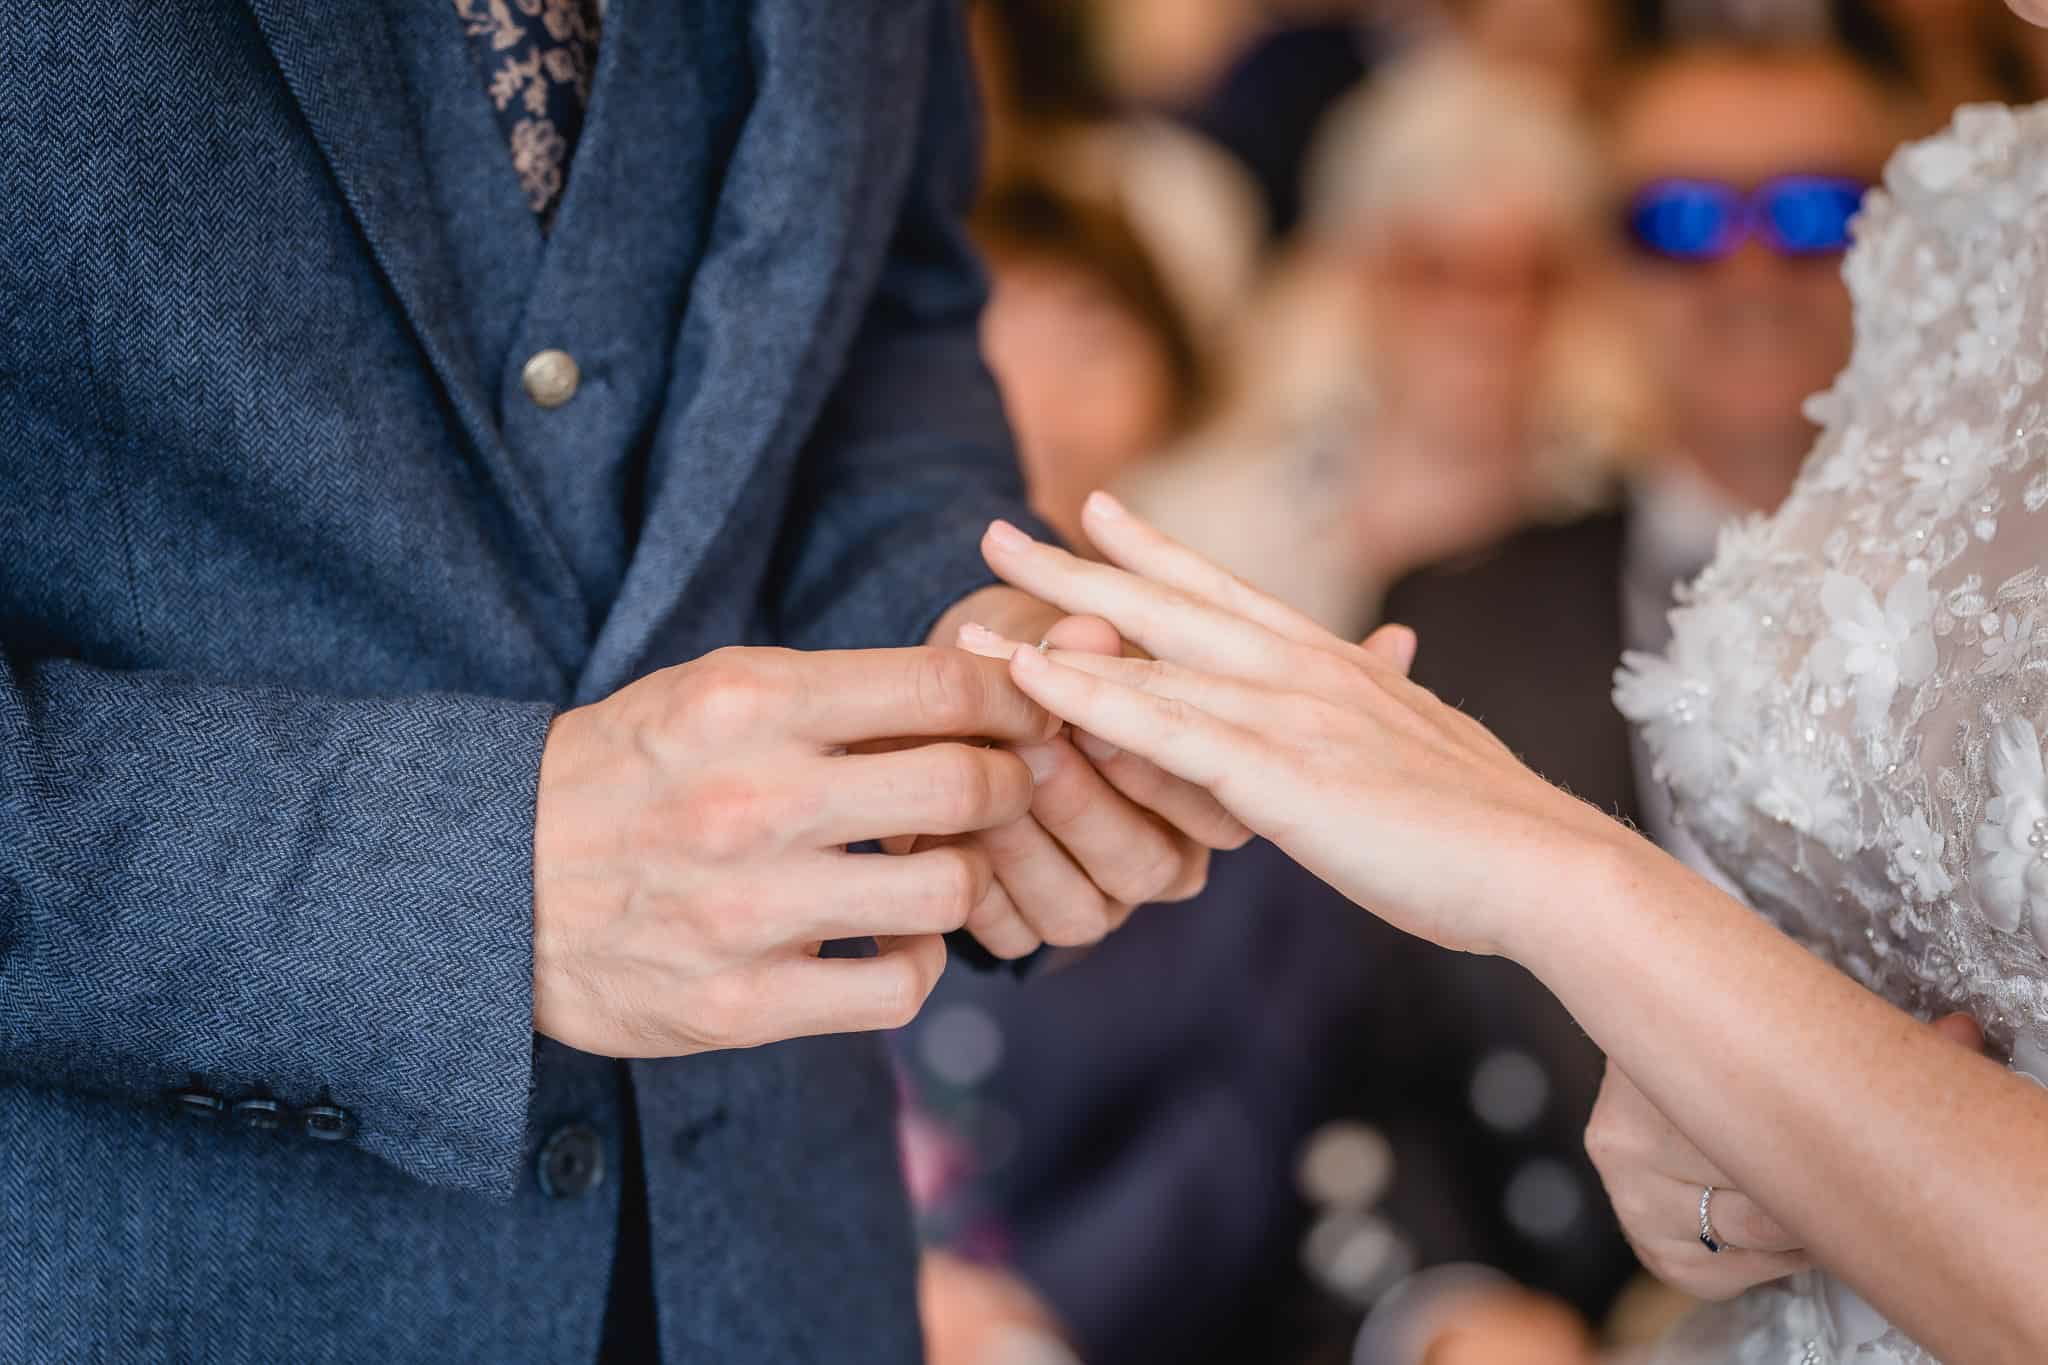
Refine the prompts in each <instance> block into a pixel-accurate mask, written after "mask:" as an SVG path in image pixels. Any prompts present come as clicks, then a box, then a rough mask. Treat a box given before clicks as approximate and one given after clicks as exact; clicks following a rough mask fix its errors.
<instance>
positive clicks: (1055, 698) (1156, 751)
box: [1010, 649, 1257, 792]
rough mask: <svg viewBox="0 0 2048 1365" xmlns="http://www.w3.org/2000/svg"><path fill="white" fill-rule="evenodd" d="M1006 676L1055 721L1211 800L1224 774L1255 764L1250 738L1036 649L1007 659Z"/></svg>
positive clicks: (1184, 705)
mask: <svg viewBox="0 0 2048 1365" xmlns="http://www.w3.org/2000/svg"><path fill="white" fill-rule="evenodd" d="M1076 657H1077V658H1089V657H1094V656H1086V655H1083V656H1076ZM1010 676H1011V678H1012V679H1014V680H1015V681H1016V684H1017V686H1018V688H1019V689H1021V690H1022V691H1023V693H1024V695H1025V696H1027V697H1030V698H1031V699H1032V700H1033V701H1036V702H1038V703H1039V704H1040V705H1041V706H1044V707H1045V708H1046V709H1047V710H1049V711H1051V712H1052V713H1053V714H1054V715H1056V716H1059V717H1060V718H1061V719H1063V720H1065V721H1067V722H1069V723H1070V724H1072V725H1075V726H1078V727H1079V728H1081V729H1083V730H1086V731H1087V732H1088V733H1089V734H1092V735H1098V736H1100V737H1101V738H1103V739H1105V740H1107V741H1109V742H1110V743H1111V744H1114V745H1116V746H1117V747H1118V748H1119V749H1122V750H1124V751H1125V752H1127V753H1133V754H1136V755H1137V756H1138V757H1140V758H1144V759H1149V760H1151V761H1152V762H1153V763H1155V764H1157V765H1158V766H1159V767H1161V768H1164V769H1165V770H1166V771H1167V772H1169V773H1172V774H1173V775H1174V776H1175V777H1178V778H1180V779H1181V780H1182V781H1184V782H1192V783H1194V784H1195V785H1196V786H1198V787H1202V788H1205V789H1207V790H1209V791H1211V792H1213V791H1215V790H1216V787H1217V784H1218V783H1220V782H1221V781H1222V780H1223V776H1224V774H1226V773H1229V772H1232V771H1239V772H1242V771H1244V770H1245V769H1246V768H1248V767H1249V766H1250V765H1252V764H1253V763H1255V762H1256V761H1257V752H1256V741H1255V740H1254V739H1253V737H1252V736H1251V735H1250V734H1248V733H1246V732H1245V731H1243V730H1240V729H1239V728H1237V727H1236V726H1234V725H1230V724H1228V723H1226V722H1224V721H1221V720H1218V719H1217V718H1216V717H1215V716H1212V715H1209V714H1207V713H1206V712H1204V711H1202V710H1201V709H1200V708H1199V707H1196V706H1194V705H1191V704H1190V703H1188V702H1185V701H1181V700H1179V699H1178V698H1174V697H1159V696H1153V695H1152V694H1150V693H1147V692H1141V691H1139V690H1138V689H1137V688H1134V687H1127V686H1125V685H1124V684H1122V683H1119V682H1115V681H1112V680H1111V679H1108V678H1100V677H1096V676H1094V675H1093V674H1090V673H1084V672H1082V671H1081V670H1080V669H1079V668H1076V667H1070V666H1069V665H1067V664H1065V663H1061V662H1057V661H1055V660H1053V659H1050V658H1047V657H1046V656H1045V655H1044V654H1041V653H1040V652H1039V651H1037V650H1035V649H1020V650H1018V651H1017V652H1016V653H1015V654H1014V655H1013V656H1011V659H1010Z"/></svg>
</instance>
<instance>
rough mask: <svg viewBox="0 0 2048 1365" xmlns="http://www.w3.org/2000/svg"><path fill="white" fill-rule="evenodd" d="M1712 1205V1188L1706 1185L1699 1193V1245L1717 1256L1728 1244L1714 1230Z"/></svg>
mask: <svg viewBox="0 0 2048 1365" xmlns="http://www.w3.org/2000/svg"><path fill="white" fill-rule="evenodd" d="M1713 1203H1714V1187H1713V1186H1712V1185H1708V1186H1706V1187H1705V1188H1704V1189H1702V1190H1701V1191H1700V1245H1701V1246H1703V1247H1705V1248H1706V1249H1707V1250H1708V1251H1711V1252H1712V1253H1714V1254H1715V1255H1716V1256H1718V1255H1720V1254H1721V1250H1722V1248H1724V1247H1726V1246H1727V1245H1728V1244H1727V1243H1726V1242H1724V1241H1722V1240H1721V1237H1720V1234H1719V1233H1717V1232H1715V1230H1714V1213H1713Z"/></svg>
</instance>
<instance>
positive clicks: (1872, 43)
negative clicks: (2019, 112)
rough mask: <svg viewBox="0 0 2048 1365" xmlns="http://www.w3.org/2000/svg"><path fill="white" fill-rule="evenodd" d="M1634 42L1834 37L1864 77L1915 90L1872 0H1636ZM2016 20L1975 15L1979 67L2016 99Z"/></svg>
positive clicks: (2023, 90)
mask: <svg viewBox="0 0 2048 1365" xmlns="http://www.w3.org/2000/svg"><path fill="white" fill-rule="evenodd" d="M1635 10H1636V14H1635V24H1634V34H1633V37H1634V44H1633V45H1634V47H1635V48H1636V49H1637V51H1638V52H1639V53H1641V54H1648V53H1655V52H1659V51H1669V50H1672V49H1674V48H1676V49H1683V48H1685V47H1687V46H1689V45H1694V44H1699V43H1718V44H1724V45H1725V44H1739V45H1743V46H1750V47H1761V48H1764V49H1771V48H1777V47H1784V46H1787V45H1790V44H1793V43H1797V42H1800V41H1806V42H1818V43H1823V44H1829V45H1836V44H1838V45H1839V46H1840V47H1841V48H1842V49H1843V50H1844V51H1845V53H1846V55H1848V56H1849V57H1850V58H1851V59H1852V60H1854V61H1855V62H1857V63H1858V64H1859V65H1861V66H1862V67H1863V68H1864V70H1865V71H1867V72H1868V73H1869V74H1870V75H1871V77H1872V78H1873V79H1875V80H1877V81H1879V82H1881V83H1883V84H1884V85H1886V86H1888V87H1889V88H1891V89H1893V90H1895V91H1910V92H1913V93H1922V92H1920V91H1918V89H1917V87H1916V84H1915V81H1914V78H1913V63H1912V61H1911V59H1910V54H1909V53H1908V51H1907V48H1906V42H1907V35H1906V34H1904V33H1902V32H1900V31H1899V28H1898V26H1897V24H1896V23H1895V21H1893V20H1892V19H1889V18H1887V17H1886V16H1885V14H1884V12H1883V9H1882V7H1881V6H1880V5H1878V4H1875V3H1873V0H1807V2H1806V3H1804V4H1798V5H1783V4H1778V3H1775V0H1750V3H1749V4H1747V5H1741V4H1733V3H1730V0H1697V3H1688V0H1637V3H1636V6H1635ZM2022 22H2023V21H2021V20H2018V19H2016V18H2015V17H2014V16H2013V15H2012V14H2011V13H2009V12H2008V11H2007V10H2006V8H2005V7H2004V6H2003V5H2002V4H1995V3H1987V4H1985V5H1984V6H1983V7H1982V10H1981V13H1980V14H1979V17H1978V19H1977V25H1978V29H1979V34H1980V42H1981V43H1982V46H1983V50H1984V60H1985V66H1986V69H1987V70H1988V71H1989V72H1990V73H1991V75H1992V76H1993V78H1994V79H1996V80H1997V81H1998V82H1999V84H2000V85H2001V86H2002V87H2003V94H2004V96H2005V98H2007V99H2009V100H2013V101H2015V102H2019V101H2025V100H2027V99H2031V98H2033V91H2032V88H2031V81H2030V79H2029V76H2028V73H2027V67H2026V63H2025V61H2024V59H2023V58H2022V56H2021V54H2020V53H2019V52H2018V51H2017V50H2016V49H2015V48H2014V46H2013V45H2012V44H2011V43H2010V42H2008V41H2007V38H2008V36H2009V35H2010V34H2011V33H2012V32H2014V31H2015V30H2016V28H2017V27H2018V26H2019V25H2020V24H2021V23H2022Z"/></svg>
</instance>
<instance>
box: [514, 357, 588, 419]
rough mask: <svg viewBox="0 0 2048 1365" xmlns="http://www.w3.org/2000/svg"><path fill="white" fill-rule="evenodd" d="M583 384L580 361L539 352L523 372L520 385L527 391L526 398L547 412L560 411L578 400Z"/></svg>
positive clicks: (521, 372)
mask: <svg viewBox="0 0 2048 1365" xmlns="http://www.w3.org/2000/svg"><path fill="white" fill-rule="evenodd" d="M582 380H583V372H582V371H581V370H580V369H578V368H577V366H576V357H575V356H572V355H570V354H569V353H568V352H567V351H557V350H552V349H550V350H546V351H536V352H535V353H534V355H533V358H532V359H530V360H528V361H527V362H526V366H525V368H524V369H522V370H520V372H519V384H520V387H521V388H523V389H525V390H526V396H527V397H528V398H531V399H532V400H533V401H534V402H536V403H538V404H540V406H542V407H544V408H559V407H560V406H562V404H564V403H566V402H568V401H569V400H570V399H571V398H574V397H575V396H576V386H577V385H578V384H579V383H581V382H582Z"/></svg>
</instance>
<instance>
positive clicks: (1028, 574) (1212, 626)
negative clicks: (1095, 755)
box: [982, 521, 1299, 738]
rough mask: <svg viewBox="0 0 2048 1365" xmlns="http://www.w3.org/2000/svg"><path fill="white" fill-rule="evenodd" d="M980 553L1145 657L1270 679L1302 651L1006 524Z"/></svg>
mask: <svg viewBox="0 0 2048 1365" xmlns="http://www.w3.org/2000/svg"><path fill="white" fill-rule="evenodd" d="M982 555H983V557H984V558H986V559H987V560H988V563H989V567H990V568H992V569H994V570H995V571H996V572H997V573H998V574H1000V575H1001V576H1002V577H1003V579H1004V580H1005V581H1007V582H1009V583H1010V584H1012V585H1013V586H1015V587H1018V588H1021V589H1023V590H1024V591H1025V592H1028V593H1030V594H1031V595H1032V596H1034V597H1037V598H1039V599H1040V600H1042V601H1046V602H1050V603H1052V604H1053V605H1054V606H1056V607H1058V608H1060V609H1061V610H1062V611H1065V612H1068V613H1071V614H1073V615H1076V616H1100V617H1103V618H1105V619H1106V620H1108V621H1109V622H1110V624H1112V625H1114V626H1115V627H1116V628H1117V630H1118V631H1119V632H1120V633H1121V634H1122V635H1123V637H1124V638H1125V639H1126V640H1129V641H1130V642H1131V643H1133V644H1135V645H1137V646H1138V647H1139V648H1140V649H1142V650H1144V651H1145V652H1146V653H1147V654H1151V655H1154V656H1156V657H1159V658H1171V659H1173V660H1175V661H1177V662H1179V663H1183V664H1187V665H1188V666H1190V667H1192V668H1199V669H1201V670H1203V671H1204V672H1209V673H1220V674H1223V675H1225V676H1231V677H1246V676H1249V677H1272V676H1274V675H1275V674H1278V673H1282V672H1285V671H1287V668H1288V659H1287V656H1288V654H1289V653H1290V652H1295V651H1298V648H1299V647H1298V646H1297V645H1295V643H1294V642H1293V641H1291V640H1286V639H1283V638H1282V637H1280V636H1278V635H1275V634H1274V633H1273V632H1272V631H1270V630H1268V629H1266V628H1265V627H1264V626H1261V625H1258V624H1256V623H1254V622H1252V621H1247V620H1245V619H1244V618H1242V617H1239V616H1233V615H1231V614H1230V613H1229V612H1227V611H1225V610H1223V609H1222V608H1220V607H1217V606H1213V605H1211V604H1210V603H1208V602H1205V601H1203V600H1201V599H1200V598H1198V597H1193V596H1190V595H1189V594H1188V593H1186V592H1184V591H1182V590H1181V589H1178V588H1165V587H1161V586H1160V585H1159V584H1157V583H1152V582H1148V581H1147V580H1145V579H1143V578H1140V577H1138V576H1137V575H1136V574H1133V573H1128V572H1126V571H1125V570H1122V569H1118V568H1114V567H1112V566H1110V565H1108V564H1094V563H1090V562H1089V561H1087V560H1084V559H1081V558H1079V557H1077V556H1075V555H1072V554H1069V553H1067V552H1066V551H1065V550H1062V549H1059V548H1058V547H1056V546H1052V545H1046V544H1042V543H1040V542H1038V541H1035V540H1033V539H1031V537H1029V536H1027V535H1025V534H1024V533H1023V532H1022V531H1020V530H1018V529H1017V528H1016V527H1014V526H1012V525H1010V524H1009V523H1008V522H1003V521H999V522H996V523H994V524H992V525H991V526H990V527H989V531H988V535H987V536H985V537H984V538H983V540H982ZM1084 728H1085V727H1084ZM1104 738H1107V736H1104Z"/></svg>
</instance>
